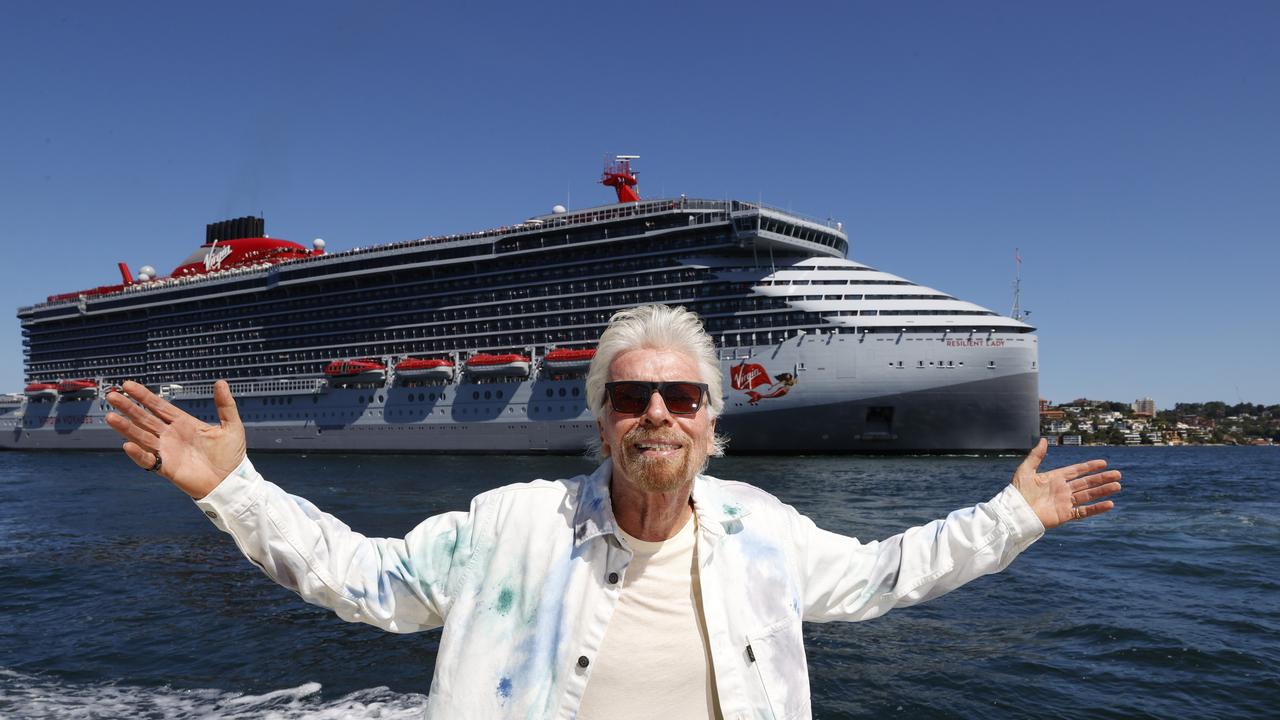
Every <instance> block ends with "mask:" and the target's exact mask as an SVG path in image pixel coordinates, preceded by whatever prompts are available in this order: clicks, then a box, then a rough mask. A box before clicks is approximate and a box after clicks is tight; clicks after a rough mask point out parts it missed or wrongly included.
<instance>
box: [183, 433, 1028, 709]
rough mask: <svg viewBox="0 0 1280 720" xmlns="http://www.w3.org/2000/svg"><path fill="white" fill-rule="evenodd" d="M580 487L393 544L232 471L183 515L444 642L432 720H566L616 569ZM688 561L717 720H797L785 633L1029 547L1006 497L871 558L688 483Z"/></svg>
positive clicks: (899, 602)
mask: <svg viewBox="0 0 1280 720" xmlns="http://www.w3.org/2000/svg"><path fill="white" fill-rule="evenodd" d="M610 468H611V465H610V463H608V462H606V463H604V464H603V465H602V466H601V467H600V468H599V469H598V470H596V471H595V472H594V473H593V474H591V475H581V476H578V477H575V478H572V479H569V480H557V481H554V482H548V481H544V480H538V481H534V482H531V483H525V484H520V485H510V486H507V487H503V488H498V489H496V490H492V491H490V492H486V493H484V494H482V495H479V496H478V497H476V498H475V499H474V500H473V501H472V503H471V508H470V510H469V511H468V512H451V513H445V514H443V515H438V516H436V517H432V518H428V519H427V520H425V521H424V522H423V523H422V524H421V525H419V526H418V527H417V528H415V529H414V530H413V531H412V532H410V533H409V534H408V535H407V536H406V537H405V538H404V539H403V540H393V539H375V538H366V537H364V536H362V535H360V534H358V533H355V532H352V531H351V530H350V529H348V528H347V526H346V525H344V524H342V523H341V522H340V521H338V520H337V519H336V518H334V517H332V516H330V515H326V514H325V513H322V512H321V511H320V510H318V509H317V508H316V507H315V506H314V505H312V504H311V503H309V502H307V501H306V500H304V499H302V498H298V497H294V496H291V495H288V494H286V493H285V492H284V491H283V490H281V489H280V488H278V487H276V486H275V485H273V484H271V483H269V482H267V481H265V480H263V479H262V476H261V475H259V474H258V473H257V472H256V471H255V470H254V468H253V465H252V464H251V463H250V462H249V460H248V459H247V458H246V459H245V461H244V462H243V463H242V464H241V465H240V467H239V468H237V469H236V471H235V472H234V473H232V474H231V475H230V476H229V477H228V478H227V479H226V480H225V481H223V483H222V484H221V485H219V486H218V488H217V489H216V490H214V491H213V492H212V493H211V494H210V495H209V496H208V497H206V498H204V499H203V500H201V501H199V502H198V503H197V504H198V505H199V506H200V507H201V509H202V510H204V512H205V514H206V515H208V516H209V517H210V518H211V519H212V520H213V522H214V524H216V525H217V526H218V527H219V528H221V529H222V530H224V531H226V532H228V533H230V534H231V535H232V536H233V537H234V538H235V541H236V544H237V545H239V547H240V549H241V550H242V551H243V552H244V554H245V555H246V556H248V558H249V559H250V560H251V561H253V563H254V564H255V565H258V566H259V567H261V568H262V569H263V571H264V572H266V574H267V575H268V576H270V577H271V578H272V579H274V580H275V581H276V582H278V583H280V584H282V585H284V586H285V587H288V588H290V589H292V590H294V591H296V592H297V593H298V594H299V595H301V596H302V597H303V598H304V599H305V600H307V601H308V602H312V603H315V604H317V605H322V606H324V607H328V608H331V609H333V610H334V612H336V613H337V614H338V615H339V616H340V617H342V618H343V619H346V620H351V621H356V620H358V621H361V622H366V623H369V624H372V625H376V626H378V627H380V628H384V629H386V630H390V631H393V632H414V631H417V630H426V629H430V628H435V627H439V626H441V625H443V626H444V633H443V635H442V637H441V640H440V651H439V654H438V656H437V659H436V670H435V677H434V679H433V680H432V683H431V695H430V700H429V701H428V704H427V716H428V717H432V718H450V719H453V718H507V717H513V718H514V717H519V718H573V717H574V716H575V715H576V712H577V708H578V704H579V702H580V700H581V698H582V691H583V688H584V687H585V686H586V684H587V682H588V680H589V679H590V677H591V661H592V659H593V658H594V657H595V655H596V652H597V651H598V650H599V648H600V645H601V642H602V641H603V640H604V634H605V628H606V627H607V626H608V625H609V618H610V615H611V614H612V612H613V608H614V606H615V604H616V603H617V600H618V594H619V589H620V587H621V583H619V582H617V579H618V578H619V577H621V576H622V574H623V572H624V571H625V570H626V567H627V563H628V562H629V561H630V558H631V553H630V551H629V550H628V549H627V548H626V547H625V545H623V543H622V541H621V540H620V539H619V536H618V534H617V532H616V525H615V523H614V517H613V512H612V509H611V507H610V503H609V490H608V486H609V474H610ZM693 499H694V505H695V511H696V513H697V516H698V523H699V524H698V528H699V530H698V533H699V535H698V562H699V563H700V568H701V582H702V594H703V605H704V608H705V613H706V626H707V633H708V636H709V638H710V643H711V654H712V659H713V663H714V668H715V676H716V685H717V689H718V692H719V697H720V704H721V709H722V711H723V713H724V717H725V718H726V719H735V718H806V717H809V716H810V710H809V677H808V671H807V666H806V663H805V654H804V647H803V644H802V639H801V634H800V623H801V621H802V620H810V621H815V622H826V621H831V620H863V619H866V618H870V617H875V616H877V615H880V614H882V613H884V612H886V611H888V610H889V609H891V608H894V607H901V606H904V605H911V604H913V603H918V602H921V601H924V600H928V599H930V598H933V597H937V596H938V595H941V594H943V593H945V592H947V591H949V590H951V589H953V588H956V587H958V586H960V585H961V584H963V583H965V582H967V581H969V580H972V579H973V578H976V577H978V576H980V575H984V574H986V573H991V572H996V571H998V570H1001V569H1003V568H1004V567H1005V566H1006V565H1008V564H1009V562H1010V561H1011V560H1012V559H1013V558H1014V556H1016V555H1017V554H1018V553H1019V552H1021V551H1022V550H1023V549H1025V548H1026V547H1027V546H1028V545H1030V544H1031V543H1032V542H1033V541H1034V540H1035V539H1036V538H1038V537H1039V536H1040V534H1041V533H1042V532H1043V528H1042V526H1041V525H1040V522H1039V521H1038V520H1037V519H1036V516H1035V513H1033V512H1032V511H1031V509H1030V507H1028V506H1027V504H1026V502H1025V501H1024V500H1023V499H1022V496H1021V494H1020V493H1018V491H1017V490H1016V489H1014V488H1013V487H1012V486H1010V487H1007V488H1005V489H1004V491H1002V492H1001V493H1000V494H999V495H997V496H996V497H995V498H993V499H992V500H991V501H990V502H987V503H983V504H980V505H978V506H976V507H973V508H969V509H966V510H958V511H956V512H954V513H952V514H951V515H950V516H948V517H947V518H946V519H945V520H937V521H934V522H932V523H929V524H928V525H924V526H922V527H918V528H913V529H911V530H908V531H907V532H905V533H903V534H901V535H896V536H894V537H892V538H889V539H888V540H885V541H882V542H870V543H860V542H858V541H857V540H854V539H853V538H848V537H843V536H841V535H836V534H834V533H830V532H826V531H824V530H820V529H819V528H817V527H816V526H815V525H814V524H813V522H812V521H810V520H809V519H808V518H806V517H804V516H802V515H800V514H799V513H797V512H796V511H795V510H794V509H793V508H792V507H790V506H789V505H784V504H783V503H781V502H779V501H778V500H777V499H776V498H774V497H773V496H772V495H769V494H768V493H766V492H764V491H763V490H760V489H758V488H755V487H752V486H751V485H747V484H744V483H739V482H728V481H724V480H718V479H716V478H712V477H707V476H701V475H700V476H698V478H697V479H696V481H695V482H694V489H693Z"/></svg>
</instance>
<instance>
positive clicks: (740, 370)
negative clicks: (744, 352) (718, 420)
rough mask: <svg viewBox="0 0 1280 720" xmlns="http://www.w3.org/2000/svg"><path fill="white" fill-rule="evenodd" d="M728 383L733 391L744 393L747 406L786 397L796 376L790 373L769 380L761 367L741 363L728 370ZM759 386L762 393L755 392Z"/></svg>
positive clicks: (754, 364) (767, 374)
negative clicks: (762, 388) (762, 390)
mask: <svg viewBox="0 0 1280 720" xmlns="http://www.w3.org/2000/svg"><path fill="white" fill-rule="evenodd" d="M729 381H730V384H731V385H732V386H733V389H734V390H742V391H745V392H746V395H747V404H748V405H755V404H757V403H759V402H760V401H761V400H767V399H769V398H776V397H782V396H783V395H786V394H787V393H788V392H790V391H791V388H792V387H793V386H794V385H795V384H796V376H795V375H794V374H792V373H778V376H777V379H776V380H771V379H769V373H768V372H767V371H765V369H764V366H763V365H759V364H756V363H746V362H743V363H741V364H739V365H735V366H733V367H732V368H730V369H729ZM761 386H763V387H764V392H758V391H757V390H756V388H758V387H761Z"/></svg>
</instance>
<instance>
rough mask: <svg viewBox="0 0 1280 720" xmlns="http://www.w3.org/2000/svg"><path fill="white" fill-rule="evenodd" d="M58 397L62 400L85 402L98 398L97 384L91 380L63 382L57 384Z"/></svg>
mask: <svg viewBox="0 0 1280 720" xmlns="http://www.w3.org/2000/svg"><path fill="white" fill-rule="evenodd" d="M58 396H59V397H61V398H62V399H63V400H85V399H88V398H92V397H97V396H98V383H96V382H94V381H93V380H63V381H62V382H60V383H58Z"/></svg>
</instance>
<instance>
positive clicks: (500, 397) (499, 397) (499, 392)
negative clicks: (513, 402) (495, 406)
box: [496, 390, 502, 400]
mask: <svg viewBox="0 0 1280 720" xmlns="http://www.w3.org/2000/svg"><path fill="white" fill-rule="evenodd" d="M496 392H497V393H498V399H499V400H501V399H502V391H501V390H497V391H496Z"/></svg>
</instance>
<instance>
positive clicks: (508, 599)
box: [497, 588, 516, 615]
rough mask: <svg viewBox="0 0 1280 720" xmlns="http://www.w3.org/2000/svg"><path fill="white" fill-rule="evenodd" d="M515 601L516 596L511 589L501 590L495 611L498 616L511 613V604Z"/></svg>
mask: <svg viewBox="0 0 1280 720" xmlns="http://www.w3.org/2000/svg"><path fill="white" fill-rule="evenodd" d="M515 599H516V594H515V593H514V592H512V590H511V588H502V592H500V593H498V605H497V610H498V614H499V615H506V614H507V613H509V612H511V603H512V602H513V601H514V600H515Z"/></svg>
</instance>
